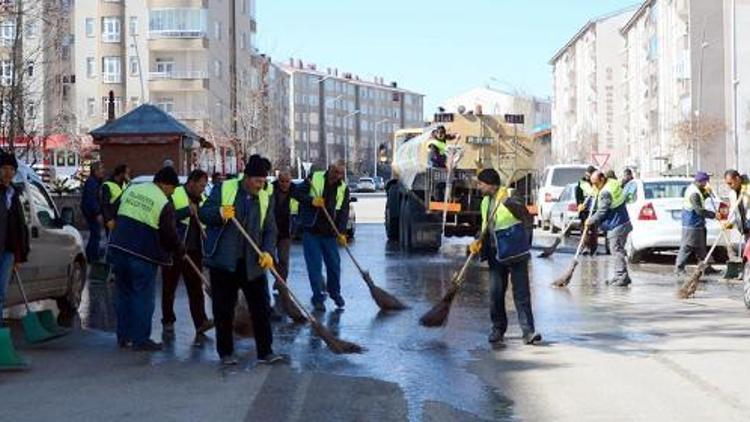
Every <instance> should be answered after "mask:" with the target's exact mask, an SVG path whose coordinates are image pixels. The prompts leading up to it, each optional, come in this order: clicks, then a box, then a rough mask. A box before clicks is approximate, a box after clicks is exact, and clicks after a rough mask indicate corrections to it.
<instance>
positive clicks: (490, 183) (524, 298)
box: [469, 169, 542, 345]
mask: <svg viewBox="0 0 750 422" xmlns="http://www.w3.org/2000/svg"><path fill="white" fill-rule="evenodd" d="M478 179H479V182H478V183H477V187H478V188H479V190H480V191H481V192H482V194H483V195H484V199H482V204H481V214H482V233H484V231H485V228H487V227H488V225H489V229H488V230H487V231H488V234H487V236H486V237H480V238H479V239H477V240H475V241H474V242H472V244H471V245H470V246H469V250H470V252H471V253H472V254H473V255H477V254H480V253H481V255H482V259H487V260H489V265H490V318H491V319H492V331H491V332H490V335H489V337H488V341H489V342H490V343H492V344H495V345H502V344H503V340H504V337H505V331H506V330H507V329H508V318H507V316H506V314H505V292H506V290H507V289H508V283H512V284H513V303H514V304H515V307H516V312H517V313H518V323H519V324H520V325H521V331H522V333H523V341H524V343H525V344H534V343H538V342H539V341H541V340H542V336H541V335H540V334H538V333H536V331H535V328H534V315H533V313H532V311H531V291H530V287H529V269H528V264H529V258H530V256H531V255H530V253H529V250H530V249H531V243H530V241H529V239H530V237H529V234H528V229H527V228H526V227H525V224H524V222H526V221H529V220H530V219H531V216H530V215H529V212H528V210H527V209H526V206H525V205H524V204H523V203H522V202H520V201H518V200H517V199H515V198H509V197H508V192H507V189H505V188H501V187H500V184H501V181H500V175H499V174H498V173H497V171H495V170H494V169H484V170H482V171H481V172H480V173H479V175H478ZM498 201H501V203H500V204H497V202H498ZM495 209H496V210H495ZM493 211H495V213H494V215H493V214H492V213H493Z"/></svg>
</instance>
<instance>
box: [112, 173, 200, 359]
mask: <svg viewBox="0 0 750 422" xmlns="http://www.w3.org/2000/svg"><path fill="white" fill-rule="evenodd" d="M178 184H179V180H178V178H177V173H176V172H175V170H174V169H173V168H172V167H164V168H162V169H161V170H159V172H157V173H156V175H155V176H154V181H153V182H152V183H143V184H140V185H136V186H131V187H130V188H128V189H127V190H126V191H125V192H124V193H123V194H122V197H121V199H120V208H119V209H118V211H117V225H116V226H115V229H114V230H113V231H112V236H111V238H110V243H109V247H110V248H111V250H110V252H109V259H110V262H111V263H112V266H113V270H114V273H115V282H116V284H117V296H116V299H115V309H116V312H117V343H118V345H119V346H120V347H122V348H125V347H128V346H130V345H132V347H133V350H137V351H157V350H161V343H156V342H154V341H153V340H151V319H152V317H153V315H154V300H155V291H154V284H155V281H156V271H157V269H158V268H159V266H160V265H172V259H173V258H174V259H179V260H181V259H182V258H183V256H184V255H185V247H184V246H183V244H182V242H181V241H180V238H179V235H178V234H177V226H176V223H175V222H176V220H175V210H174V205H172V202H171V201H170V200H169V198H170V197H171V196H172V193H173V192H174V190H175V188H176V187H177V185H178ZM172 255H174V257H173V256H172Z"/></svg>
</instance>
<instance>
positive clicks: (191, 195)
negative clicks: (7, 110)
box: [161, 170, 214, 336]
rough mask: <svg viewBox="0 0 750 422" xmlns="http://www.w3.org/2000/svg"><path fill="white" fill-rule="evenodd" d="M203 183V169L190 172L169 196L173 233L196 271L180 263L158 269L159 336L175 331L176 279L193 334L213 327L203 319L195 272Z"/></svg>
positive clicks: (199, 260)
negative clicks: (182, 289) (182, 291)
mask: <svg viewBox="0 0 750 422" xmlns="http://www.w3.org/2000/svg"><path fill="white" fill-rule="evenodd" d="M207 184H208V174H206V172H205V171H203V170H193V171H192V172H190V174H189V175H188V178H187V182H186V183H185V184H184V185H182V186H178V187H177V189H175V191H174V193H173V194H172V203H173V204H174V208H175V218H176V219H177V231H178V232H179V234H180V238H181V239H182V240H183V242H184V243H185V251H186V254H187V256H188V257H189V258H190V260H191V261H193V262H192V263H193V264H195V266H196V267H197V269H198V271H196V270H195V269H194V268H193V267H192V266H191V265H190V264H189V263H187V262H184V261H182V260H181V261H175V262H174V263H173V264H172V265H170V266H164V267H162V270H161V274H162V293H161V315H162V317H161V323H162V327H163V333H164V334H166V335H173V334H174V332H175V330H174V323H175V321H176V320H177V318H176V316H175V313H174V298H175V292H176V291H177V284H178V283H179V281H180V276H182V279H183V280H185V290H187V296H188V303H189V305H190V316H191V317H192V319H193V327H194V328H195V333H196V335H197V336H199V335H202V334H204V333H205V332H206V331H208V330H210V329H211V328H213V326H214V322H213V321H212V320H210V319H209V318H208V317H207V316H206V309H205V306H206V305H205V298H204V296H203V281H202V280H201V274H200V273H199V271H202V270H203V238H204V237H205V234H204V233H205V229H204V225H203V223H201V221H200V218H199V216H198V210H199V209H200V207H201V206H202V205H203V203H204V202H205V201H206V196H205V195H204V193H203V192H204V191H205V189H206V185H207Z"/></svg>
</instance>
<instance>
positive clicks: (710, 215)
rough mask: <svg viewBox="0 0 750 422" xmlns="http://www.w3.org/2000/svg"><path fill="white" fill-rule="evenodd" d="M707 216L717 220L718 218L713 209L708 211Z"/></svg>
mask: <svg viewBox="0 0 750 422" xmlns="http://www.w3.org/2000/svg"><path fill="white" fill-rule="evenodd" d="M706 218H708V219H711V220H715V219H716V213H715V212H713V211H706Z"/></svg>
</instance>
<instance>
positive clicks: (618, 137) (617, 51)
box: [549, 8, 633, 168]
mask: <svg viewBox="0 0 750 422" xmlns="http://www.w3.org/2000/svg"><path fill="white" fill-rule="evenodd" d="M632 13H633V10H632V8H630V9H627V10H623V11H618V12H615V13H612V14H609V15H606V16H603V17H600V18H597V19H594V20H592V21H589V22H588V23H587V24H586V25H584V26H583V28H581V30H580V31H579V32H578V33H577V34H576V35H575V36H574V37H573V38H572V39H571V40H570V41H568V43H567V44H566V45H565V46H563V47H562V48H561V49H560V50H559V51H558V52H557V53H556V54H555V55H554V56H553V57H552V59H551V60H550V62H549V64H550V65H551V66H552V67H553V96H554V101H553V104H552V150H553V157H554V159H555V161H557V162H559V163H572V162H585V163H593V164H597V162H596V161H598V164H603V163H604V161H606V162H607V167H610V168H612V167H614V168H617V167H621V166H623V165H624V164H625V163H624V160H623V158H622V157H623V151H622V150H623V142H622V117H623V115H624V110H623V104H622V101H619V98H621V97H622V95H623V93H622V84H621V83H620V82H619V81H621V80H622V72H623V62H624V60H625V57H624V54H623V52H624V40H623V38H622V36H621V34H620V28H621V27H622V26H623V25H624V24H625V23H626V22H627V20H628V19H629V18H630V16H632Z"/></svg>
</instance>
